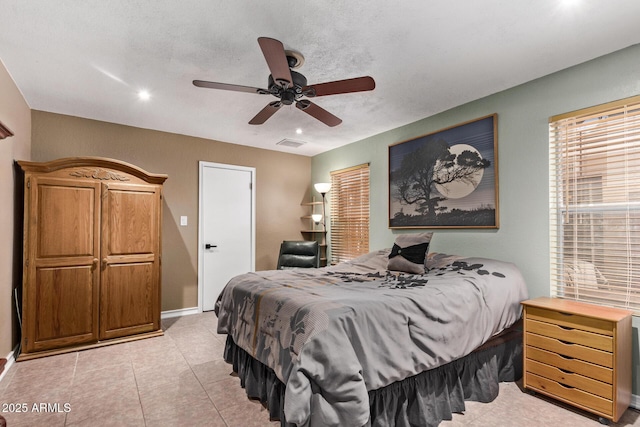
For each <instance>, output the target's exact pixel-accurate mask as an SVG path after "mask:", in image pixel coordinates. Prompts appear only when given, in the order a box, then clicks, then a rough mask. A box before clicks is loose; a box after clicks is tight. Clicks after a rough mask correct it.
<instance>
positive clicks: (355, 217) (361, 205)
mask: <svg viewBox="0 0 640 427" xmlns="http://www.w3.org/2000/svg"><path fill="white" fill-rule="evenodd" d="M367 252H369V164H363V165H359V166H354V167H352V168H348V169H342V170H339V171H334V172H331V263H332V264H337V263H339V262H343V261H348V260H350V259H353V258H356V257H358V256H360V255H364V254H366V253H367Z"/></svg>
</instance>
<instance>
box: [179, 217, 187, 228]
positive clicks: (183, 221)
mask: <svg viewBox="0 0 640 427" xmlns="http://www.w3.org/2000/svg"><path fill="white" fill-rule="evenodd" d="M180 225H181V226H183V227H185V226H186V225H187V217H186V216H184V215H183V216H181V217H180Z"/></svg>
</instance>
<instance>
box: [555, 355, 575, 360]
mask: <svg viewBox="0 0 640 427" xmlns="http://www.w3.org/2000/svg"><path fill="white" fill-rule="evenodd" d="M558 356H560V357H562V358H563V359H566V360H573V359H574V358H573V357H571V356H565V355H564V354H558Z"/></svg>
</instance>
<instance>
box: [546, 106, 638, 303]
mask: <svg viewBox="0 0 640 427" xmlns="http://www.w3.org/2000/svg"><path fill="white" fill-rule="evenodd" d="M549 131H550V136H549V141H550V150H549V153H550V185H549V190H550V198H549V199H550V242H551V245H550V246H551V247H550V249H551V250H550V254H551V294H552V295H554V296H558V297H563V298H571V299H577V300H582V301H587V302H594V303H598V304H604V305H609V306H613V307H620V308H627V309H630V310H633V311H634V312H635V313H636V314H640V96H636V97H633V98H629V99H626V100H622V101H616V102H612V103H609V104H604V105H600V106H597V107H592V108H588V109H584V110H580V111H576V112H573V113H568V114H563V115H561V116H556V117H552V118H551V119H550V126H549Z"/></svg>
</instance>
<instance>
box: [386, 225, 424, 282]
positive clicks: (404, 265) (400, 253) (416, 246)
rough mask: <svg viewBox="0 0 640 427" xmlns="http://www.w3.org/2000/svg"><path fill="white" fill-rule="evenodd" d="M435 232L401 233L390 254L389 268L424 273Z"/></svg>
mask: <svg viewBox="0 0 640 427" xmlns="http://www.w3.org/2000/svg"><path fill="white" fill-rule="evenodd" d="M432 236H433V233H420V234H400V235H398V237H396V242H395V243H394V245H393V248H391V253H390V254H389V262H388V263H387V269H388V270H394V271H402V272H405V273H413V274H424V272H425V262H426V258H427V253H429V244H430V243H431V237H432Z"/></svg>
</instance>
